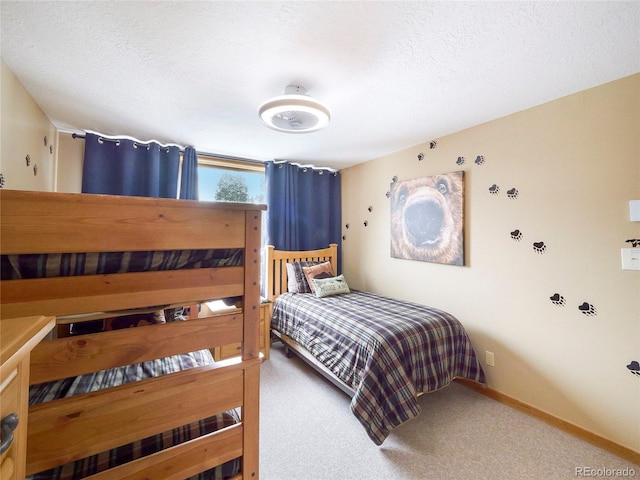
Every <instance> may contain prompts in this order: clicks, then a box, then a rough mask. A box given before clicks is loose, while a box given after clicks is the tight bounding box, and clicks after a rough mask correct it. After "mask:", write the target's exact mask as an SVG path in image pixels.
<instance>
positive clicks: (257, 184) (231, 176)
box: [198, 165, 266, 203]
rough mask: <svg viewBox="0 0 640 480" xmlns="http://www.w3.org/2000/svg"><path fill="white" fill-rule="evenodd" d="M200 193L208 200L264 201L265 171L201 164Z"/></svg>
mask: <svg viewBox="0 0 640 480" xmlns="http://www.w3.org/2000/svg"><path fill="white" fill-rule="evenodd" d="M198 195H199V198H200V200H204V201H207V202H248V203H264V202H265V198H266V197H265V181H264V171H263V172H256V171H250V170H246V171H245V170H241V169H238V168H233V169H230V168H224V167H214V166H209V165H199V166H198Z"/></svg>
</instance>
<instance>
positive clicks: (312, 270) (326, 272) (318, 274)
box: [302, 262, 336, 293]
mask: <svg viewBox="0 0 640 480" xmlns="http://www.w3.org/2000/svg"><path fill="white" fill-rule="evenodd" d="M302 271H303V272H304V276H305V277H306V278H307V282H308V283H309V287H311V293H316V287H315V285H314V284H313V281H312V280H313V279H314V278H315V279H318V278H331V277H334V276H335V275H336V274H335V273H333V268H331V262H324V263H320V264H318V265H314V266H313V267H303V268H302Z"/></svg>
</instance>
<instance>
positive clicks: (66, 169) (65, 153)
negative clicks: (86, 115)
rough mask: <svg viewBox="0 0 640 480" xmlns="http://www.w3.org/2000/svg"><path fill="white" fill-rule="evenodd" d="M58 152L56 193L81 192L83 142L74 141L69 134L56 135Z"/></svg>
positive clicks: (79, 140) (80, 140)
mask: <svg viewBox="0 0 640 480" xmlns="http://www.w3.org/2000/svg"><path fill="white" fill-rule="evenodd" d="M58 138H59V140H58V141H59V143H60V152H59V154H58V184H57V186H56V187H57V188H56V191H57V192H64V193H80V192H82V163H83V159H84V140H82V139H74V138H73V137H72V136H71V133H68V132H60V133H59V134H58Z"/></svg>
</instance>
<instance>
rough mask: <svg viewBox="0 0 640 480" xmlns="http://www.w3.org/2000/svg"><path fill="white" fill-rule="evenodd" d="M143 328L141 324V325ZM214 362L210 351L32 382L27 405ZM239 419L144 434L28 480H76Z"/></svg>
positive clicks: (230, 465)
mask: <svg viewBox="0 0 640 480" xmlns="http://www.w3.org/2000/svg"><path fill="white" fill-rule="evenodd" d="M141 328H144V327H141ZM210 363H213V358H212V356H211V353H210V352H209V350H200V351H197V352H191V353H185V354H182V355H174V356H172V357H166V358H162V359H158V360H151V361H148V362H142V363H136V364H133V365H127V366H124V367H119V368H113V369H110V370H103V371H100V372H96V373H90V374H86V375H80V376H78V377H73V378H67V379H63V380H58V381H56V382H48V383H42V384H39V385H33V386H31V388H30V389H29V404H31V405H33V404H36V403H42V402H47V401H51V400H54V399H57V398H63V397H71V396H73V395H78V394H81V393H88V392H93V391H96V390H100V389H103V388H107V387H115V386H117V385H122V384H124V383H128V382H133V381H137V380H142V379H145V378H150V377H157V376H161V375H166V374H169V373H175V372H179V371H181V370H184V369H187V368H193V367H197V366H202V365H208V364H210ZM239 421H240V417H239V415H238V412H236V411H235V410H233V411H229V412H225V413H223V414H219V415H216V416H213V417H209V418H206V419H204V420H201V421H199V422H196V423H192V424H189V425H184V426H182V427H180V428H175V429H173V430H171V431H169V432H165V433H161V434H158V435H153V436H151V437H147V438H145V439H143V440H140V441H137V442H134V443H130V444H128V445H123V446H121V447H118V448H116V449H114V450H110V451H108V452H103V453H100V454H98V455H93V456H91V457H87V458H84V459H81V460H78V461H76V462H73V463H68V464H66V465H62V466H60V467H57V468H53V469H51V470H47V471H45V472H41V473H38V474H36V475H33V476H31V477H28V479H27V480H45V479H46V480H52V479H56V480H61V479H64V480H76V479H81V478H84V477H87V476H89V475H92V474H95V473H98V472H101V471H103V470H106V469H108V468H112V467H115V466H117V465H120V464H122V463H124V462H129V461H132V460H135V459H137V458H140V457H143V456H146V455H150V454H152V453H155V452H157V451H160V450H162V449H165V448H168V447H170V446H172V445H177V444H179V443H182V442H186V441H188V440H191V439H193V438H196V437H199V436H201V435H205V434H207V433H211V432H213V431H215V430H219V429H221V428H224V427H228V426H230V425H233V424H235V423H237V422H239ZM239 469H240V461H239V459H236V460H232V461H230V462H227V463H225V464H224V465H221V466H219V467H215V468H213V469H211V470H208V471H206V472H203V473H200V474H199V475H197V476H194V477H192V479H194V480H195V479H198V480H219V479H226V478H230V477H232V476H233V475H235V474H237V473H238V471H239Z"/></svg>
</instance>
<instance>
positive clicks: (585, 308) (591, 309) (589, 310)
mask: <svg viewBox="0 0 640 480" xmlns="http://www.w3.org/2000/svg"><path fill="white" fill-rule="evenodd" d="M578 310H580V311H581V312H582V313H584V314H585V315H586V316H587V317H595V316H596V315H597V314H598V312H597V310H596V307H595V306H593V305H591V304H590V303H587V302H583V303H582V305H578Z"/></svg>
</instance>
